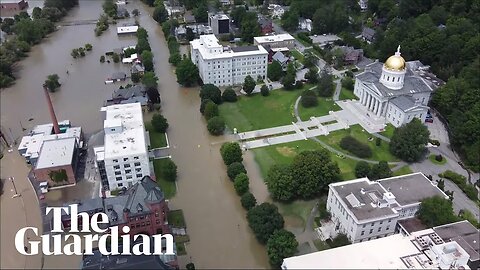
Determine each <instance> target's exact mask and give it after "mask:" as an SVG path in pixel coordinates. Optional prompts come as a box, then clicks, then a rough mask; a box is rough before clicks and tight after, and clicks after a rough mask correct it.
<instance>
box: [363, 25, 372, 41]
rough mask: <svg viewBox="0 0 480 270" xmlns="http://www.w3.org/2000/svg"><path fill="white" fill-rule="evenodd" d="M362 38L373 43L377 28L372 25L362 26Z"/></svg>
mask: <svg viewBox="0 0 480 270" xmlns="http://www.w3.org/2000/svg"><path fill="white" fill-rule="evenodd" d="M362 39H363V40H365V41H366V42H368V43H372V42H374V41H375V30H373V29H372V28H370V27H363V28H362Z"/></svg>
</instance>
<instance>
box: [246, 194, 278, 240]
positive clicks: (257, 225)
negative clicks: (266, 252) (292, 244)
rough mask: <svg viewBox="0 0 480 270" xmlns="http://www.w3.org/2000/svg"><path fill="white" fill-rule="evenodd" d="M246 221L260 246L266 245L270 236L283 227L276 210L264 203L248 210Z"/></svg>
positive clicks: (269, 204)
mask: <svg viewBox="0 0 480 270" xmlns="http://www.w3.org/2000/svg"><path fill="white" fill-rule="evenodd" d="M247 221H248V225H249V226H250V228H251V229H252V231H253V233H254V234H255V237H256V238H257V240H258V241H259V242H260V243H261V244H266V243H267V241H268V239H269V238H270V236H271V235H272V234H273V233H274V232H275V231H276V230H279V229H282V228H283V225H284V221H283V217H282V215H280V213H278V208H277V207H276V206H275V205H273V204H271V203H266V202H265V203H262V204H260V205H257V206H255V207H253V208H252V209H250V210H248V213H247Z"/></svg>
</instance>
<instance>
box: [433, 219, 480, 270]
mask: <svg viewBox="0 0 480 270" xmlns="http://www.w3.org/2000/svg"><path fill="white" fill-rule="evenodd" d="M433 230H434V231H435V233H437V234H438V236H440V237H441V238H442V239H443V240H444V241H456V242H457V243H458V244H459V245H460V246H461V247H462V248H463V249H465V251H466V252H467V253H468V254H469V255H470V260H471V261H477V260H480V231H479V230H478V229H476V228H475V227H474V226H473V225H472V224H471V223H470V222H468V221H466V220H463V221H459V222H455V223H450V224H446V225H442V226H437V227H434V228H433Z"/></svg>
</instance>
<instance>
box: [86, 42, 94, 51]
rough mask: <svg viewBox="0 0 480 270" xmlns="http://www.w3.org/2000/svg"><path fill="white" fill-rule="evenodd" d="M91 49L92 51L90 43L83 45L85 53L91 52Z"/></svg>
mask: <svg viewBox="0 0 480 270" xmlns="http://www.w3.org/2000/svg"><path fill="white" fill-rule="evenodd" d="M92 49H93V46H92V44H90V43H87V44H85V50H86V51H91V50H92Z"/></svg>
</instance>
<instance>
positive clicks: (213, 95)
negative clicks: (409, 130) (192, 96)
mask: <svg viewBox="0 0 480 270" xmlns="http://www.w3.org/2000/svg"><path fill="white" fill-rule="evenodd" d="M199 95H200V99H202V100H205V99H210V100H211V101H213V102H214V103H216V104H221V103H222V91H220V89H219V88H218V87H217V86H215V85H213V84H210V83H207V84H204V85H202V87H201V88H200V94H199Z"/></svg>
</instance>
